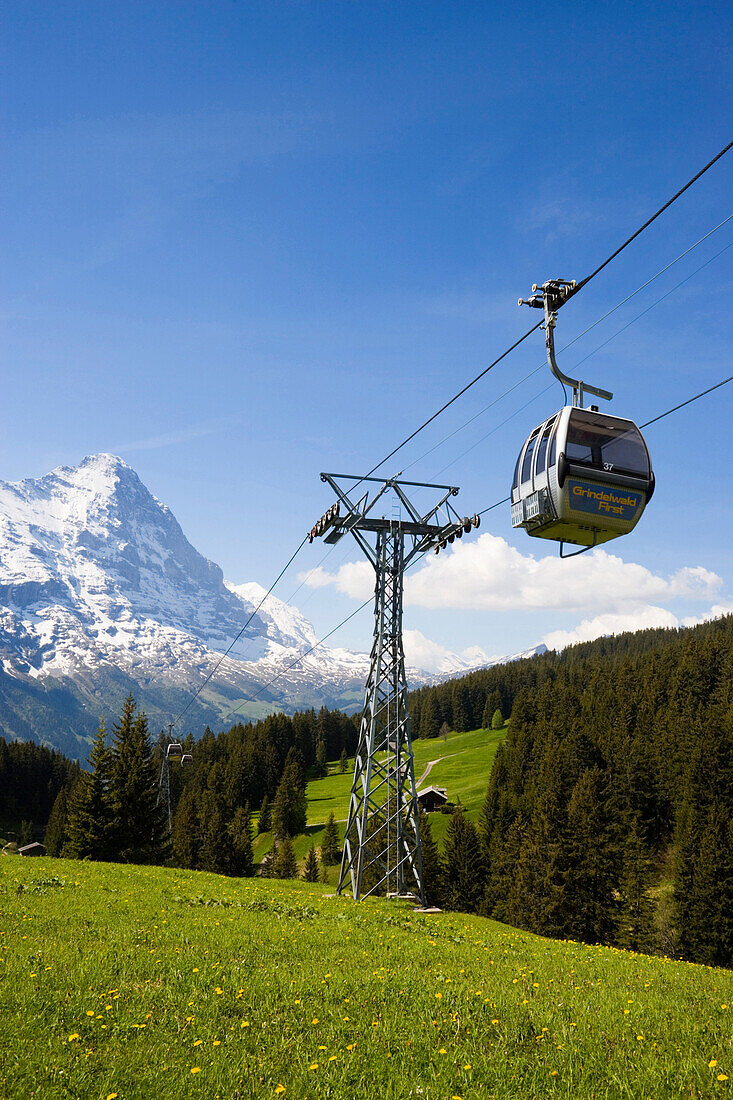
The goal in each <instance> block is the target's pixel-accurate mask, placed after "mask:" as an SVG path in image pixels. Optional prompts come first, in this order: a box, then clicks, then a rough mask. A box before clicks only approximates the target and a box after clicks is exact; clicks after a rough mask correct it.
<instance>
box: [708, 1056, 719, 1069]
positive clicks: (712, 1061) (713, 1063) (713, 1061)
mask: <svg viewBox="0 0 733 1100" xmlns="http://www.w3.org/2000/svg"><path fill="white" fill-rule="evenodd" d="M717 1064H718V1062H717V1059H716V1058H711V1059H710V1061H709V1062H708V1065H709V1067H710V1069H715V1067H716V1066H717Z"/></svg>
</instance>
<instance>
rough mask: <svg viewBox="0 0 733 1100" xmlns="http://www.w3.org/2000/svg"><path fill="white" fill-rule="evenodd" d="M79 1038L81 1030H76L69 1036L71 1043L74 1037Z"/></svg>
mask: <svg viewBox="0 0 733 1100" xmlns="http://www.w3.org/2000/svg"><path fill="white" fill-rule="evenodd" d="M78 1038H79V1032H78V1031H75V1032H74V1034H73V1035H70V1036H69V1039H68V1041H69V1042H70V1043H73V1041H74V1039H78Z"/></svg>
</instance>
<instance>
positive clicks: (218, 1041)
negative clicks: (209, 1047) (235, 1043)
mask: <svg viewBox="0 0 733 1100" xmlns="http://www.w3.org/2000/svg"><path fill="white" fill-rule="evenodd" d="M213 1045H214V1046H215V1047H220V1046H221V1039H214V1044H213Z"/></svg>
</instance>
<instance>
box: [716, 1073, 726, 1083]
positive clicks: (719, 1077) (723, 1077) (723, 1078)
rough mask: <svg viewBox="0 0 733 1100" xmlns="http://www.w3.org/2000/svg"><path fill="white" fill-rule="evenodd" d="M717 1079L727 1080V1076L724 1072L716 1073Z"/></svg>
mask: <svg viewBox="0 0 733 1100" xmlns="http://www.w3.org/2000/svg"><path fill="white" fill-rule="evenodd" d="M718 1080H719V1081H727V1080H728V1077H727V1075H726V1074H725V1073H719V1074H718Z"/></svg>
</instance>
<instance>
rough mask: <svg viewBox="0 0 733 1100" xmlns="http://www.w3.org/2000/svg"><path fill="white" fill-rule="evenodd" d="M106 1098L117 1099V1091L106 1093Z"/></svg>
mask: <svg viewBox="0 0 733 1100" xmlns="http://www.w3.org/2000/svg"><path fill="white" fill-rule="evenodd" d="M107 1100H117V1093H116V1092H109V1093H107Z"/></svg>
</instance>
